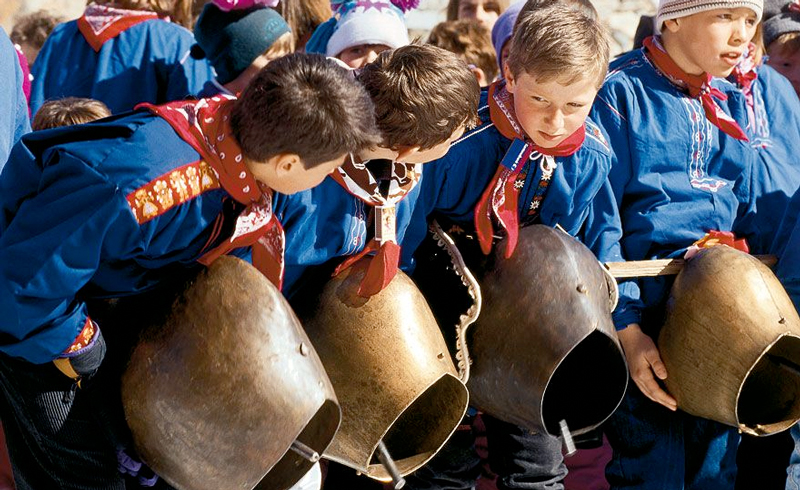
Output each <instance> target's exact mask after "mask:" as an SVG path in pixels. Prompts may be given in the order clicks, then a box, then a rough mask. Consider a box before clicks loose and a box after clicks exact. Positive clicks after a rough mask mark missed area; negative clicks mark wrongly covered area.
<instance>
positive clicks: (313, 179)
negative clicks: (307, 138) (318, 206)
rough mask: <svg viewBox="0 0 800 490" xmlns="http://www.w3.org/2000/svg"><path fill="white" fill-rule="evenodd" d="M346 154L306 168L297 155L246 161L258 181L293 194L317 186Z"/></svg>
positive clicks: (339, 164)
mask: <svg viewBox="0 0 800 490" xmlns="http://www.w3.org/2000/svg"><path fill="white" fill-rule="evenodd" d="M345 157H347V155H342V156H340V157H337V158H334V159H333V160H330V161H327V162H323V163H321V164H319V165H316V166H314V167H312V168H306V167H305V165H304V164H303V162H302V161H301V160H300V158H299V157H298V156H297V155H277V156H275V157H272V158H270V159H269V160H268V161H267V162H264V163H259V162H248V165H247V167H248V169H249V170H250V172H252V174H253V176H254V177H255V178H256V180H258V181H259V182H261V183H263V184H265V185H266V186H268V187H269V188H270V189H273V190H274V191H276V192H280V193H281V194H294V193H297V192H300V191H304V190H306V189H310V188H312V187H316V186H318V185H319V184H320V183H322V181H323V180H325V177H327V176H328V175H329V174H330V173H331V172H333V171H334V170H336V169H337V168H339V167H340V166H341V165H342V164H343V163H344V161H345Z"/></svg>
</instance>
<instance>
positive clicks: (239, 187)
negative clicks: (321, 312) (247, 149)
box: [138, 95, 284, 289]
mask: <svg viewBox="0 0 800 490" xmlns="http://www.w3.org/2000/svg"><path fill="white" fill-rule="evenodd" d="M234 100H236V99H235V98H233V97H229V96H222V95H221V96H216V97H213V98H210V99H201V100H199V101H179V102H170V103H168V104H163V105H159V106H155V105H152V104H141V105H139V106H138V107H144V108H146V109H148V110H149V111H150V112H152V113H154V114H156V115H158V116H159V117H162V118H164V119H165V120H166V121H167V122H168V123H169V124H170V126H172V128H173V129H174V130H175V132H176V133H178V135H179V136H180V137H181V139H183V140H184V141H186V142H187V143H189V144H190V145H191V146H192V148H194V149H195V150H196V151H197V152H198V153H199V154H200V155H201V156H202V157H203V159H204V160H205V161H206V162H208V164H209V165H211V168H213V169H214V171H215V172H216V173H217V177H218V178H219V182H220V185H222V188H223V189H225V191H227V192H228V193H229V194H230V195H231V197H233V198H234V199H236V201H237V202H239V203H241V204H244V205H245V206H246V207H245V209H244V210H243V211H242V212H241V214H239V217H238V218H237V219H236V227H235V229H234V232H233V236H231V237H230V238H229V239H228V240H226V241H224V242H223V243H221V244H220V245H219V246H217V247H216V248H215V249H213V250H210V251H209V252H207V253H206V254H205V255H203V256H202V257H201V258H200V259H199V260H198V262H200V263H201V264H204V265H209V264H210V263H211V262H213V261H214V260H216V259H217V257H220V256H222V255H225V254H227V253H228V252H230V251H231V250H233V249H235V248H240V247H252V248H253V265H254V266H255V267H256V269H258V270H259V271H261V273H262V274H264V275H265V276H266V277H267V278H268V279H269V280H270V281H272V283H273V284H275V285H276V286H277V287H278V289H280V288H281V286H282V283H283V251H284V236H283V228H282V227H281V224H280V223H279V222H278V220H277V219H276V218H275V216H274V214H273V213H272V191H271V190H270V189H268V188H267V187H265V186H264V185H262V184H261V183H259V182H258V181H257V180H256V179H255V177H253V174H251V173H250V171H249V170H247V166H246V165H245V164H244V157H243V155H242V150H241V148H240V147H239V144H238V143H237V142H236V140H235V139H234V137H233V134H232V133H231V127H230V111H231V107H232V105H233V101H234Z"/></svg>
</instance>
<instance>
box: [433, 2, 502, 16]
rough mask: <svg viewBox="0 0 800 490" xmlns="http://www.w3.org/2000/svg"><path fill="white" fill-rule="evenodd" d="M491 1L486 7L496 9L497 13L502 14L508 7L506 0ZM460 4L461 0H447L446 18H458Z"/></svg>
mask: <svg viewBox="0 0 800 490" xmlns="http://www.w3.org/2000/svg"><path fill="white" fill-rule="evenodd" d="M491 1H492V2H493V4H492V3H489V6H488V7H487V8H486V9H487V10H494V11H496V12H497V15H500V14H502V13H503V12H505V11H506V9H507V8H508V0H491ZM460 4H461V0H449V1H448V2H447V20H458V7H459V5H460Z"/></svg>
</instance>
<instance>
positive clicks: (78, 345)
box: [64, 318, 95, 354]
mask: <svg viewBox="0 0 800 490" xmlns="http://www.w3.org/2000/svg"><path fill="white" fill-rule="evenodd" d="M94 332H95V328H94V322H93V321H92V320H91V319H89V318H87V319H86V323H85V324H84V325H83V330H81V333H79V334H78V336H77V337H76V338H75V341H74V342H72V345H70V346H69V348H68V349H67V350H65V351H64V354H72V353H73V352H78V351H79V350H81V349H83V348H84V347H86V346H87V345H89V344H90V343H91V342H92V339H93V338H94Z"/></svg>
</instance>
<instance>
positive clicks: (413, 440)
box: [368, 374, 468, 481]
mask: <svg viewBox="0 0 800 490" xmlns="http://www.w3.org/2000/svg"><path fill="white" fill-rule="evenodd" d="M448 400H458V403H447V401H448ZM467 403H468V395H467V389H466V387H465V386H464V385H463V384H462V383H461V381H459V380H458V379H457V378H456V377H454V376H452V375H450V374H445V375H444V376H442V377H441V378H439V380H437V381H436V382H435V383H434V384H433V385H431V386H430V387H429V388H428V389H427V390H425V391H424V392H423V393H422V394H421V395H420V396H419V397H417V399H416V400H414V402H413V403H412V404H411V405H410V406H409V407H408V408H406V409H405V410H404V411H403V413H402V414H400V416H399V417H398V418H397V420H395V422H394V423H393V424H392V426H391V427H389V430H388V431H387V432H386V435H384V437H383V442H384V444H386V449H387V450H388V452H389V455H390V456H391V457H392V459H393V460H394V461H395V463H396V464H397V469H398V470H399V472H400V474H401V475H404V476H405V475H407V474H409V473H412V472H413V471H415V470H416V469H418V468H419V467H421V466H422V465H424V464H425V463H426V462H427V461H428V460H429V459H430V458H432V457H433V455H434V454H436V452H437V451H438V450H439V449H440V448H441V447H442V446H443V445H444V443H445V442H447V439H449V437H450V435H451V434H452V433H453V431H454V430H455V429H456V428H457V427H458V424H459V423H460V422H461V419H462V418H463V417H464V412H465V410H466V408H467ZM368 475H369V476H370V477H372V478H375V479H377V480H381V481H390V480H391V477H390V476H389V473H388V472H387V471H386V470H385V469H384V467H383V465H381V464H380V462H379V461H378V456H377V451H376V452H375V453H373V455H372V458H371V460H370V464H369V471H368Z"/></svg>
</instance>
